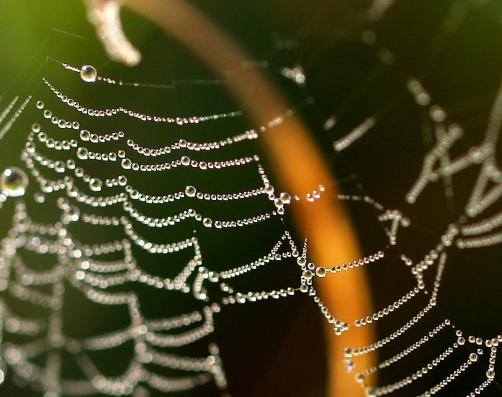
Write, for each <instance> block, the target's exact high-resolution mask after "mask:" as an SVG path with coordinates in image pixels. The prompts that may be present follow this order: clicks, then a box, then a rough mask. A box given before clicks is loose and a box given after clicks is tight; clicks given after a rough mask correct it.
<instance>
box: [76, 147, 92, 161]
mask: <svg viewBox="0 0 502 397" xmlns="http://www.w3.org/2000/svg"><path fill="white" fill-rule="evenodd" d="M88 156H89V151H88V150H87V149H86V148H85V147H79V148H78V149H77V157H78V158H79V159H80V160H86V159H87V157H88Z"/></svg>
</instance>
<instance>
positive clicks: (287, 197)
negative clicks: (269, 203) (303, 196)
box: [280, 192, 291, 204]
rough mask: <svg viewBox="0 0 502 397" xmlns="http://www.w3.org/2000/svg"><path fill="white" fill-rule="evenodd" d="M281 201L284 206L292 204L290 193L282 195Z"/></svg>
mask: <svg viewBox="0 0 502 397" xmlns="http://www.w3.org/2000/svg"><path fill="white" fill-rule="evenodd" d="M280 199H281V201H282V203H283V204H289V203H291V196H290V195H289V193H285V192H283V193H281V195H280Z"/></svg>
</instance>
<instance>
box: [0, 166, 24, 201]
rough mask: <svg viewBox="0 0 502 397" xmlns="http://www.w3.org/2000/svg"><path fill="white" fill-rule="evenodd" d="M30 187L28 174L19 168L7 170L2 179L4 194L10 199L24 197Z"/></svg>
mask: <svg viewBox="0 0 502 397" xmlns="http://www.w3.org/2000/svg"><path fill="white" fill-rule="evenodd" d="M27 185H28V177H27V176H26V173H25V172H24V171H23V170H22V169H20V168H17V167H10V168H6V169H5V170H4V171H3V172H2V175H1V178H0V188H1V190H2V193H4V194H5V195H7V196H9V197H19V196H22V195H23V194H24V192H25V190H26V186H27Z"/></svg>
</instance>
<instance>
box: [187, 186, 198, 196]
mask: <svg viewBox="0 0 502 397" xmlns="http://www.w3.org/2000/svg"><path fill="white" fill-rule="evenodd" d="M196 193H197V189H195V187H193V186H187V187H186V188H185V194H186V195H187V197H194V196H195V194H196Z"/></svg>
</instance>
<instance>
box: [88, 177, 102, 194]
mask: <svg viewBox="0 0 502 397" xmlns="http://www.w3.org/2000/svg"><path fill="white" fill-rule="evenodd" d="M102 186H103V182H102V181H101V179H98V178H92V179H91V180H90V181H89V188H90V189H91V190H92V191H93V192H99V191H100V190H101V187H102Z"/></svg>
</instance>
